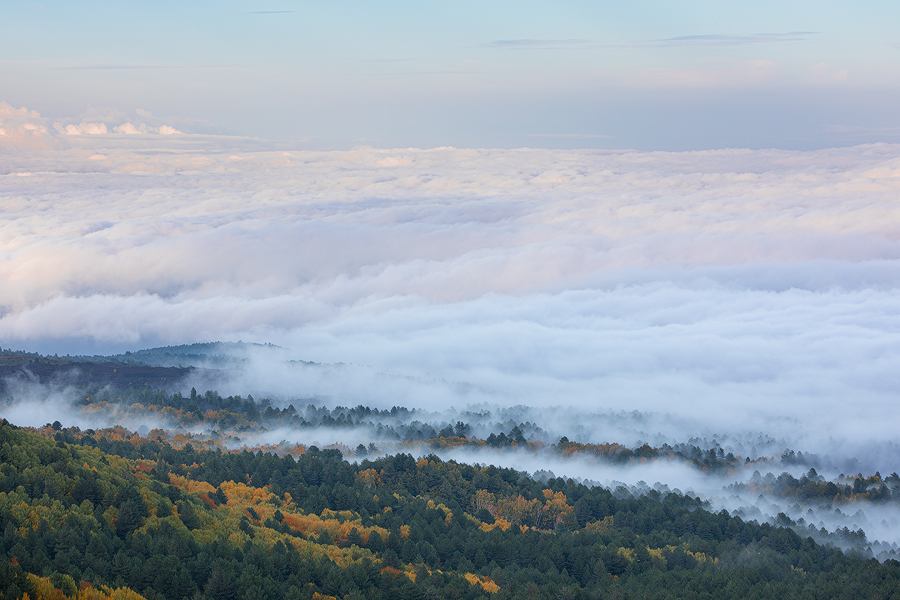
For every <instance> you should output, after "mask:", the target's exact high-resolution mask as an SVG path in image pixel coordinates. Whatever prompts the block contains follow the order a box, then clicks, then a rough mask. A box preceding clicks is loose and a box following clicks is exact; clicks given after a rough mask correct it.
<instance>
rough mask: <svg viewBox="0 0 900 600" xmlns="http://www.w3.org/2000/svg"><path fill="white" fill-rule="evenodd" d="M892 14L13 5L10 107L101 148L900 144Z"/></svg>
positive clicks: (6, 93) (651, 6) (5, 33)
mask: <svg viewBox="0 0 900 600" xmlns="http://www.w3.org/2000/svg"><path fill="white" fill-rule="evenodd" d="M898 24H900V5H898V3H897V2H894V1H892V0H880V1H876V0H871V1H863V2H856V3H848V2H843V1H838V0H824V1H823V0H818V1H815V2H814V1H812V0H795V1H792V2H783V1H770V0H754V1H753V2H750V1H737V2H713V1H711V0H710V1H703V0H700V1H698V0H693V1H690V2H683V1H679V2H676V1H663V0H638V1H635V2H605V1H602V2H598V1H584V2H577V1H562V2H532V1H521V0H517V1H515V2H513V1H506V0H497V1H491V2H477V3H476V2H469V1H459V2H452V3H449V2H397V1H386V2H378V3H373V2H361V1H346V0H341V1H337V2H288V1H277V0H273V1H271V2H268V3H259V2H208V1H198V2H190V3H183V2H177V3H176V2H153V3H121V2H103V1H101V2H80V3H75V4H73V3H70V2H54V1H45V2H18V3H12V2H8V3H5V4H4V6H3V18H2V19H0V102H6V103H9V105H11V106H12V107H15V108H17V109H18V108H21V107H27V108H28V109H29V110H34V111H37V112H38V113H40V115H41V116H42V117H44V118H46V119H49V121H50V122H51V123H60V124H61V125H62V126H63V127H65V126H67V125H76V126H77V125H78V124H80V123H82V122H87V123H103V124H105V125H106V127H107V130H108V131H110V132H112V131H114V129H115V127H120V126H122V125H123V124H125V123H129V124H131V125H132V126H134V127H136V129H137V130H141V126H143V127H144V128H145V130H148V129H152V128H158V127H160V126H163V125H165V126H167V127H171V128H173V129H176V130H178V131H182V132H185V133H193V134H229V135H239V136H248V137H255V138H263V139H269V140H288V141H290V143H291V147H292V148H294V149H307V150H328V149H337V150H347V149H350V148H353V147H355V146H360V145H364V146H373V147H379V148H394V147H398V148H404V147H420V148H433V147H440V146H456V147H481V148H520V147H538V148H608V149H623V148H631V149H638V150H670V151H679V150H708V149H720V148H735V147H739V148H753V149H762V148H780V149H794V150H811V149H822V148H829V147H839V146H850V145H856V144H861V143H872V142H879V141H881V142H900V111H897V110H896V107H897V105H898V100H900V39H898V37H897V35H896V31H897V27H898Z"/></svg>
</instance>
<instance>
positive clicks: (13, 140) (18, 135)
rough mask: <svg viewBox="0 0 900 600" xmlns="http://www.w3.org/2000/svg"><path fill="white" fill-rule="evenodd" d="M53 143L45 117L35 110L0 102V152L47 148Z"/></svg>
mask: <svg viewBox="0 0 900 600" xmlns="http://www.w3.org/2000/svg"><path fill="white" fill-rule="evenodd" d="M54 145H55V144H54V139H53V137H52V136H51V135H50V134H49V133H48V131H47V119H45V118H43V117H41V115H40V114H39V113H38V112H37V111H34V110H29V109H27V108H25V107H22V108H15V107H13V106H12V105H10V104H8V103H6V102H0V152H30V151H34V150H48V149H50V148H52V147H53V146H54Z"/></svg>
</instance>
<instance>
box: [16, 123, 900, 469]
mask: <svg viewBox="0 0 900 600" xmlns="http://www.w3.org/2000/svg"><path fill="white" fill-rule="evenodd" d="M4 114H5V113H4ZM4 118H7V119H11V118H12V117H4ZM17 118H18V117H17ZM22 118H31V116H29V115H25V116H24V117H22ZM87 122H88V121H85V123H87ZM90 122H93V121H90ZM78 126H79V127H81V125H78ZM4 127H7V125H4ZM49 131H50V129H48V132H49ZM48 135H49V133H48ZM58 135H62V134H58ZM79 137H80V139H81V141H80V142H79V145H77V146H70V147H67V148H63V149H58V150H52V149H51V150H46V151H43V152H37V153H22V152H7V153H6V154H3V155H2V156H0V195H2V198H3V204H4V216H3V220H2V221H0V256H2V260H0V280H2V281H3V282H4V285H3V286H0V315H2V316H0V339H3V340H4V345H5V346H16V347H24V348H28V349H38V350H43V351H49V352H57V351H63V352H79V351H89V352H91V353H93V352H95V351H98V350H100V351H103V350H105V351H116V350H125V349H137V348H140V347H147V346H152V345H163V344H177V343H185V342H193V341H198V340H223V341H236V340H239V339H240V340H244V341H258V342H272V343H275V344H278V345H280V346H283V347H286V348H289V349H290V350H289V353H288V355H287V356H285V357H282V358H294V359H303V360H312V361H318V362H323V363H340V362H343V363H348V365H347V368H346V369H345V370H342V371H340V372H337V371H336V372H335V373H334V374H331V375H328V374H324V375H323V374H322V373H321V372H315V373H313V372H311V371H309V370H305V371H304V370H303V369H292V368H288V367H284V368H282V367H279V366H273V365H274V363H271V362H267V361H266V360H264V359H260V360H259V361H257V362H258V366H259V368H258V369H256V370H255V371H253V372H248V374H247V377H246V379H245V381H243V382H241V383H242V384H244V385H252V386H253V387H254V388H256V389H262V390H265V391H267V392H269V393H273V394H276V393H277V394H281V395H283V396H285V397H291V396H293V397H308V396H311V395H316V396H320V397H329V398H333V399H334V400H335V402H340V403H342V404H345V405H347V404H355V403H363V404H376V405H381V406H391V405H393V404H406V405H412V406H433V405H435V404H441V405H453V406H465V405H467V404H470V403H473V404H477V403H479V402H492V403H498V404H506V405H515V404H528V405H533V406H542V407H550V406H567V407H578V408H579V409H583V410H594V409H604V410H605V409H610V410H617V409H622V408H627V409H632V408H634V409H640V410H648V411H659V412H663V413H671V414H675V415H680V416H684V417H689V418H690V419H692V422H693V423H694V424H695V425H694V427H695V429H696V431H698V432H702V431H713V430H716V429H717V428H718V429H723V430H724V429H728V430H734V431H737V430H745V429H748V428H749V429H752V430H767V429H770V428H776V429H777V430H778V431H779V432H787V433H790V435H791V436H792V439H795V440H796V439H800V440H802V441H803V442H804V443H806V445H807V447H812V448H813V449H821V448H824V447H835V444H837V445H838V446H841V444H844V445H845V446H841V447H846V448H847V449H848V452H851V451H857V450H859V449H860V448H861V447H863V446H865V445H866V444H868V443H869V442H873V443H881V442H885V441H887V440H891V439H894V437H895V431H894V427H893V425H892V423H896V422H897V419H898V418H900V409H898V408H897V407H896V402H895V401H894V397H895V394H896V390H897V389H898V384H900V377H898V375H897V374H896V368H895V366H896V364H897V359H898V358H900V337H898V331H900V316H898V315H900V310H898V309H900V289H898V282H900V260H898V259H900V244H898V234H900V230H898V225H897V224H898V223H900V206H898V204H897V201H896V199H897V197H898V191H900V147H898V146H891V145H883V144H882V145H870V146H860V147H855V148H847V149H835V150H823V151H815V152H787V151H776V150H764V151H749V150H722V151H709V152H688V153H664V152H633V151H615V152H614V151H562V150H531V149H519V150H466V149H455V148H436V149H431V150H420V149H396V150H377V149H372V148H357V149H355V150H352V151H346V152H302V151H252V150H251V149H249V148H250V147H249V146H243V147H242V146H241V145H240V144H238V143H237V142H236V143H235V144H234V145H233V146H232V147H230V148H229V147H227V146H226V145H224V144H223V142H222V141H221V140H218V141H216V142H215V144H213V143H212V142H209V139H208V138H199V137H197V138H195V137H192V136H173V138H168V137H167V136H159V135H157V136H155V137H153V138H152V139H153V140H154V141H153V142H152V145H146V144H144V145H141V144H136V145H132V146H128V145H127V144H125V142H122V141H121V140H123V139H137V138H140V137H141V136H138V135H126V134H108V135H105V136H104V135H100V136H90V135H82V136H79ZM166 139H173V140H174V141H173V142H172V143H171V144H170V143H168V142H165V141H164V140H166ZM204 140H205V141H204ZM207 142H209V143H207ZM167 144H168V145H167ZM348 373H349V375H348ZM385 374H387V375H385ZM239 391H240V390H235V392H236V393H237V392H239ZM241 393H246V390H244V391H241ZM254 393H256V392H254ZM859 451H862V450H859Z"/></svg>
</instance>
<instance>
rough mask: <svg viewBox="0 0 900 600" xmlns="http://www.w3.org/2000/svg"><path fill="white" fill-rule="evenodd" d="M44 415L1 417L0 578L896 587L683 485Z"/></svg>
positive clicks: (269, 585)
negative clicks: (636, 488) (258, 444)
mask: <svg viewBox="0 0 900 600" xmlns="http://www.w3.org/2000/svg"><path fill="white" fill-rule="evenodd" d="M42 431H43V433H38V432H36V431H30V430H26V429H22V428H17V427H15V426H12V425H10V424H8V423H6V422H4V423H3V424H2V426H0V459H2V467H0V470H2V476H0V531H2V532H3V538H2V547H0V550H2V553H3V556H2V557H0V564H2V565H4V567H3V569H2V571H0V581H2V586H3V591H2V593H3V594H4V597H5V598H6V597H8V598H20V597H23V596H24V594H25V593H29V597H32V598H33V597H34V595H35V594H38V595H39V593H43V594H44V595H45V596H48V595H49V594H51V593H57V594H58V597H68V598H75V597H79V594H82V595H84V594H87V593H88V591H90V590H93V591H92V592H91V593H95V594H98V595H100V594H106V595H111V594H115V593H119V594H140V595H141V596H143V597H145V598H172V599H180V598H193V597H202V598H237V597H251V598H256V597H258V598H272V597H286V598H328V597H333V598H421V597H426V598H427V597H431V598H482V597H484V598H487V597H490V598H521V597H532V598H558V597H571V598H613V597H620V598H621V597H647V598H679V597H685V598H687V597H715V598H754V597H758V598H763V597H765V598H769V597H836V596H839V595H849V596H853V597H872V598H877V597H881V598H892V597H900V563H898V562H896V561H892V560H889V561H885V562H884V563H880V562H878V561H875V560H871V559H870V560H864V559H862V558H858V557H854V556H849V555H846V554H843V553H842V552H840V551H839V550H836V549H833V548H827V547H824V546H821V545H818V544H816V543H815V542H814V541H813V540H812V539H811V538H803V537H801V536H799V535H797V533H795V532H794V531H793V530H791V529H788V528H783V527H777V526H773V525H770V524H765V523H764V524H758V523H756V522H752V521H751V522H747V521H744V520H742V519H740V518H736V517H731V516H729V515H728V514H727V513H725V512H724V511H723V512H719V513H711V512H708V511H707V510H705V509H704V507H703V506H702V503H701V502H700V501H699V500H697V499H696V498H692V497H690V496H684V495H679V494H667V495H662V494H659V493H654V492H652V491H651V492H650V493H648V494H647V495H644V496H641V497H633V496H630V495H627V494H624V495H623V494H614V493H612V492H610V491H609V490H606V489H603V488H598V487H593V488H590V487H586V486H584V485H581V484H578V483H576V482H574V481H572V480H564V479H561V478H551V479H549V480H548V481H546V482H538V481H536V480H534V479H533V478H531V477H528V476H527V475H526V474H524V473H521V472H517V471H514V470H510V469H500V468H495V467H490V466H487V467H481V466H473V465H464V464H457V463H455V462H453V461H443V460H441V459H439V458H438V457H436V456H429V457H426V458H422V459H419V460H416V459H414V458H413V457H412V456H410V455H408V454H397V455H394V456H389V457H379V458H377V459H375V460H363V461H361V462H359V463H351V462H348V461H346V460H344V459H343V456H342V455H341V453H340V452H339V451H336V450H320V449H317V448H315V447H310V448H306V449H305V451H303V452H302V453H297V454H298V456H293V455H291V454H287V455H284V456H277V455H275V454H272V453H265V452H256V453H253V452H247V451H244V452H223V451H222V450H221V449H219V450H215V451H211V450H203V449H197V448H195V447H193V446H192V445H191V444H185V445H183V446H182V447H180V448H176V447H173V446H172V445H171V444H169V443H168V442H166V441H163V440H161V439H159V438H158V437H157V439H150V438H148V437H141V436H137V435H134V434H131V432H127V431H125V430H122V429H118V430H117V431H115V432H112V431H111V432H104V433H98V432H93V435H91V434H90V433H86V432H81V431H78V430H76V429H75V428H70V429H62V428H61V429H58V430H54V429H53V428H49V429H45V430H42ZM51 436H52V437H51ZM29 574H30V575H29ZM41 577H43V578H46V579H39V578H41ZM50 585H52V586H53V589H54V590H55V591H51V590H50V589H49V588H48V586H50ZM40 586H44V587H43V588H41V589H43V590H44V591H43V592H39V588H40ZM116 588H127V589H120V590H118V592H117V591H116Z"/></svg>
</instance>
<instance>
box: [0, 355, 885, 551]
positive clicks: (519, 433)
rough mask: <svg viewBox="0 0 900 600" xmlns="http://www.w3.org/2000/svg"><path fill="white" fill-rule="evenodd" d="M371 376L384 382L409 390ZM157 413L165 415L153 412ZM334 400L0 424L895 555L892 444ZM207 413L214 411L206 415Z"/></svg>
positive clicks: (9, 410) (83, 395) (31, 410)
mask: <svg viewBox="0 0 900 600" xmlns="http://www.w3.org/2000/svg"><path fill="white" fill-rule="evenodd" d="M289 368H300V369H301V371H304V372H305V371H308V370H313V371H316V370H317V369H320V368H321V370H322V371H321V372H320V373H318V375H319V376H322V377H326V375H327V376H340V375H342V376H344V377H348V376H350V375H352V374H353V373H355V372H356V371H355V369H354V368H353V367H352V366H348V365H314V364H304V365H302V366H301V367H297V366H296V365H292V366H290V367H289ZM220 373H221V372H220ZM323 373H324V374H326V375H323ZM328 374H330V375H328ZM375 375H378V376H380V377H382V378H383V379H385V380H387V381H391V380H393V379H397V380H399V381H406V380H407V378H403V377H394V376H391V375H389V374H384V373H382V374H380V375H379V374H373V377H374V376H375ZM235 376H236V377H241V375H239V374H238V375H235ZM223 381H225V380H224V379H223V380H221V381H220V383H222V382H223ZM190 383H194V384H196V383H197V382H196V381H191V382H190ZM234 383H235V381H234V380H232V384H234ZM415 383H416V384H417V385H426V384H432V385H436V384H434V383H433V382H415ZM442 384H443V385H447V384H444V383H442ZM448 387H452V386H449V385H448ZM88 394H90V395H88ZM142 394H143V395H142ZM154 394H155V395H154ZM160 399H165V402H168V403H169V404H170V405H172V406H171V407H169V408H167V407H166V406H163V405H162V404H160V405H155V404H153V402H159V401H160ZM332 400H333V399H332V398H322V397H319V398H313V397H309V396H308V397H306V398H305V399H301V398H284V397H274V398H272V397H263V396H256V398H254V397H253V396H252V395H248V396H245V397H241V396H228V397H224V398H223V397H222V396H221V395H220V394H218V393H214V392H211V391H209V392H204V393H200V392H197V391H196V389H194V390H190V391H188V392H187V393H186V394H184V396H182V393H181V392H174V393H173V394H172V395H171V396H169V392H150V391H147V390H144V391H141V392H134V391H122V390H114V389H111V388H104V389H94V390H86V389H85V388H83V387H82V388H76V387H72V386H66V385H52V384H50V385H47V384H38V383H35V382H33V381H28V380H25V379H22V378H19V379H16V380H12V381H8V382H7V397H6V398H4V404H3V406H2V407H0V414H2V416H3V417H4V418H6V419H7V420H8V421H10V422H12V423H14V424H18V425H23V426H31V427H42V426H46V425H47V424H49V423H50V422H51V421H59V423H58V424H57V425H56V427H62V428H67V427H71V426H75V427H77V428H80V429H81V430H100V429H103V428H110V427H116V426H120V425H124V426H125V427H126V428H128V429H129V430H131V431H133V432H136V434H137V435H142V436H145V437H146V436H148V435H156V436H160V435H162V436H163V437H164V439H169V440H172V441H173V443H174V442H175V441H176V440H177V443H182V444H183V443H187V442H190V443H192V444H194V445H198V446H205V447H210V448H222V449H224V450H230V451H239V450H246V449H251V450H259V449H262V450H264V451H273V452H276V453H287V452H302V451H304V449H305V448H309V447H310V446H317V447H324V448H337V449H339V450H341V451H342V452H343V453H344V455H345V457H346V458H347V459H348V460H357V461H361V460H366V459H374V458H377V457H378V456H382V455H384V454H394V453H398V452H405V453H411V454H413V455H414V456H416V457H422V456H427V455H430V454H434V455H437V456H440V457H441V458H442V459H444V460H456V461H458V462H464V463H469V464H472V463H476V464H482V465H489V464H491V465H496V466H503V467H509V468H514V469H516V470H519V471H522V472H524V473H527V474H529V475H531V476H533V477H536V478H538V479H540V478H546V477H554V476H556V477H565V478H573V479H575V480H577V481H581V482H584V483H587V484H589V485H601V486H605V487H608V488H610V489H612V490H617V493H622V494H642V493H646V492H647V491H648V490H651V489H653V490H656V491H657V492H661V493H663V494H666V493H684V494H689V495H692V496H696V497H699V498H701V499H702V500H704V501H705V502H706V503H707V504H708V507H709V508H710V510H722V509H724V510H727V511H728V512H729V513H731V514H735V515H739V516H741V517H742V518H744V519H748V520H757V521H769V522H773V523H776V524H780V525H786V526H792V527H794V528H795V529H797V530H798V531H800V533H801V534H803V535H812V536H813V537H814V538H815V539H817V540H818V541H820V542H823V543H830V544H834V545H838V546H841V547H844V548H847V549H852V550H854V551H862V552H864V553H866V552H869V551H871V552H872V554H873V555H876V556H880V557H881V558H886V557H889V556H894V555H893V554H890V552H891V551H892V550H895V549H896V545H897V544H898V543H900V534H898V533H897V532H900V478H897V477H896V474H892V473H891V471H892V470H893V469H891V470H887V469H888V468H890V465H891V464H896V463H897V458H896V457H897V456H898V454H900V448H898V446H897V445H896V444H889V443H886V442H875V443H872V444H870V445H868V446H867V445H864V444H856V445H847V446H841V445H840V444H833V445H832V446H831V447H830V449H829V452H827V453H818V452H815V451H812V450H810V448H809V447H808V446H804V445H803V443H804V441H805V440H806V439H807V437H806V436H805V434H804V435H799V436H797V435H794V436H791V435H789V432H790V431H791V428H790V424H789V423H786V424H784V427H783V428H781V431H782V433H783V434H784V435H781V436H773V435H772V433H771V432H764V431H759V430H754V429H751V428H749V427H748V428H744V429H738V428H736V427H733V426H732V427H730V428H727V429H722V430H719V431H716V430H714V429H711V428H710V427H709V423H708V422H706V421H701V422H698V421H692V420H690V419H689V418H688V417H686V416H685V415H674V414H671V413H661V412H644V411H638V410H631V411H625V410H619V411H594V412H587V411H584V410H579V409H577V408H573V407H563V406H560V405H557V406H551V407H534V406H525V405H517V406H507V405H499V404H488V403H486V402H481V403H479V404H477V405H468V406H464V407H454V406H451V405H448V406H447V407H446V408H444V409H441V410H429V409H426V408H415V407H403V406H399V405H394V406H393V407H391V408H379V407H377V406H367V405H362V404H357V405H353V406H344V405H340V404H336V403H333V402H332ZM192 403H193V404H194V405H198V406H200V407H201V409H198V410H200V413H202V415H200V416H199V417H198V414H200V413H198V412H196V411H195V412H193V413H192V412H186V411H185V410H181V409H180V408H179V407H180V406H190V405H192ZM204 404H209V406H213V407H217V408H219V410H216V411H213V410H207V411H206V412H203V410H202V407H203V406H204ZM228 407H230V408H228ZM151 432H153V433H152V434H151ZM176 436H177V437H176ZM860 457H862V458H860ZM876 471H879V472H878V473H877V474H876ZM882 473H884V475H882ZM889 474H890V476H889ZM857 476H859V477H857ZM828 483H833V484H834V485H835V486H837V487H834V489H836V490H839V491H842V492H841V493H843V494H844V495H845V496H847V498H848V499H847V500H841V501H837V500H836V499H835V498H834V493H831V495H827V494H825V495H823V494H822V493H821V489H823V488H822V486H825V485H826V484H828ZM804 486H805V487H804ZM810 486H813V487H814V488H815V486H819V487H818V488H815V490H819V491H815V490H814V493H812V494H810V493H809V492H808V490H809V489H810ZM804 490H806V491H804ZM851 491H852V493H851ZM870 498H871V499H870Z"/></svg>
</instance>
